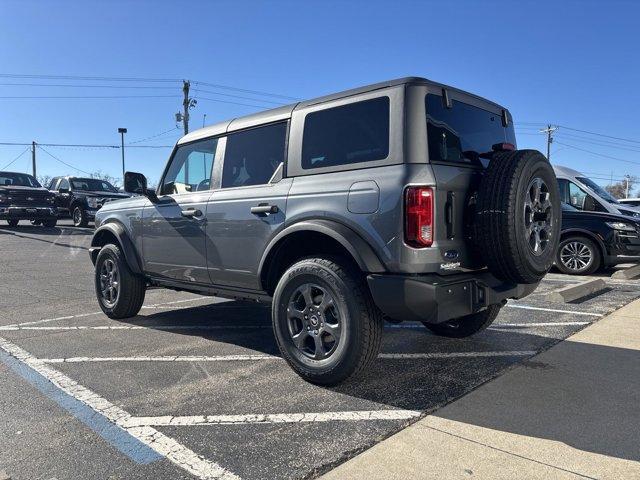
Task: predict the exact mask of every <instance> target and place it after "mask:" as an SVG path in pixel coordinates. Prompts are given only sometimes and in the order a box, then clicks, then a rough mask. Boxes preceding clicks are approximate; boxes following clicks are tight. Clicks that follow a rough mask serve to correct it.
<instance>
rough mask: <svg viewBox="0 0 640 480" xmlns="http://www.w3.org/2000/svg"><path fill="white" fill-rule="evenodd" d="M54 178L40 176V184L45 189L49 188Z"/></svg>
mask: <svg viewBox="0 0 640 480" xmlns="http://www.w3.org/2000/svg"><path fill="white" fill-rule="evenodd" d="M52 178H53V177H52V176H51V175H38V183H40V185H42V186H43V187H48V186H49V184H50V183H51V179H52Z"/></svg>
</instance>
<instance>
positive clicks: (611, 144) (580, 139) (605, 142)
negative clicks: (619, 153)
mask: <svg viewBox="0 0 640 480" xmlns="http://www.w3.org/2000/svg"><path fill="white" fill-rule="evenodd" d="M558 136H560V137H563V138H568V139H569V140H570V141H574V142H581V143H588V144H591V145H598V146H600V147H607V148H614V149H616V150H626V151H628V152H640V147H633V146H631V145H625V146H621V145H620V144H619V143H615V142H612V141H611V142H610V141H608V140H592V139H590V138H589V137H583V136H580V135H572V134H569V133H559V134H558Z"/></svg>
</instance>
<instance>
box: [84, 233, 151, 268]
mask: <svg viewBox="0 0 640 480" xmlns="http://www.w3.org/2000/svg"><path fill="white" fill-rule="evenodd" d="M109 243H114V244H116V245H118V246H119V247H120V249H121V250H122V253H123V255H124V258H125V261H126V262H127V265H128V266H129V268H130V269H131V271H132V272H133V273H135V274H138V275H140V274H142V267H141V265H142V264H141V262H140V256H139V255H138V252H137V250H136V248H135V245H134V244H133V242H132V241H131V239H130V238H129V236H128V235H127V231H126V229H125V227H124V226H123V225H122V224H121V223H119V222H108V223H104V224H102V225H101V226H100V227H99V228H98V229H97V230H96V231H95V233H94V234H93V238H92V239H91V248H90V249H89V253H90V255H91V261H92V262H93V264H94V265H95V263H96V259H97V258H98V253H100V249H101V248H102V247H104V246H105V245H107V244H109Z"/></svg>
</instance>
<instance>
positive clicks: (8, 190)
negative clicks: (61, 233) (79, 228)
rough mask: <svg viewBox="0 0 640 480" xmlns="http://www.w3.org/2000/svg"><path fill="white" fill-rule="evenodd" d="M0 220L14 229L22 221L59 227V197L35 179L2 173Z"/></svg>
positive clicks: (0, 175)
mask: <svg viewBox="0 0 640 480" xmlns="http://www.w3.org/2000/svg"><path fill="white" fill-rule="evenodd" d="M0 219H2V220H6V221H7V223H9V226H11V227H15V226H17V225H18V222H19V221H20V220H31V222H32V223H34V224H42V225H44V226H45V227H55V226H56V223H57V221H58V212H57V209H56V206H55V196H54V195H52V194H51V192H49V191H48V190H47V189H46V188H43V187H42V185H40V184H39V183H38V181H37V180H36V179H35V178H34V177H33V176H32V175H28V174H26V173H18V172H0Z"/></svg>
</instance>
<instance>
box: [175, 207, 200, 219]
mask: <svg viewBox="0 0 640 480" xmlns="http://www.w3.org/2000/svg"><path fill="white" fill-rule="evenodd" d="M180 215H182V216H183V217H187V218H194V217H201V216H202V211H201V210H197V209H195V208H190V209H188V210H182V211H181V212H180Z"/></svg>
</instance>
